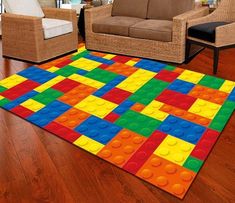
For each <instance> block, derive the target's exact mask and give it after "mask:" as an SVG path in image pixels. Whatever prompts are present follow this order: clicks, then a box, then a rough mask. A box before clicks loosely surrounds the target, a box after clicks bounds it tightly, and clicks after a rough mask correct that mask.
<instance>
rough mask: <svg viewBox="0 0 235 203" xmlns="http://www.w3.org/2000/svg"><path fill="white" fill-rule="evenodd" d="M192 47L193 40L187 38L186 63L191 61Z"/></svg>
mask: <svg viewBox="0 0 235 203" xmlns="http://www.w3.org/2000/svg"><path fill="white" fill-rule="evenodd" d="M190 49H191V42H190V41H189V40H186V50H185V64H188V63H189V62H190V57H189V54H190Z"/></svg>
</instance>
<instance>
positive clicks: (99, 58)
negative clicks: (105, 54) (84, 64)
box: [84, 54, 114, 65]
mask: <svg viewBox="0 0 235 203" xmlns="http://www.w3.org/2000/svg"><path fill="white" fill-rule="evenodd" d="M84 58H87V59H90V60H93V61H96V62H100V63H102V64H107V65H112V64H114V62H113V61H111V60H108V59H105V58H102V57H98V56H93V55H90V54H87V55H86V56H84Z"/></svg>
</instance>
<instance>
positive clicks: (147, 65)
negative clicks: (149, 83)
mask: <svg viewBox="0 0 235 203" xmlns="http://www.w3.org/2000/svg"><path fill="white" fill-rule="evenodd" d="M135 67H138V68H142V69H145V70H149V71H152V72H156V73H158V72H159V71H160V70H162V69H163V68H164V67H166V64H163V63H159V62H157V61H152V60H148V59H142V60H141V61H139V62H138V63H137V64H135Z"/></svg>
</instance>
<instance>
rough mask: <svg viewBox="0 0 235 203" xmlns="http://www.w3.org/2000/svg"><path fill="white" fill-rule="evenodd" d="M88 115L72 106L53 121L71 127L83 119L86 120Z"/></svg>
mask: <svg viewBox="0 0 235 203" xmlns="http://www.w3.org/2000/svg"><path fill="white" fill-rule="evenodd" d="M89 116H90V115H89V114H88V113H86V112H84V111H81V110H79V109H75V108H72V109H70V110H68V111H66V112H65V113H64V114H62V115H61V116H59V117H58V118H57V119H56V120H55V122H57V123H59V124H61V125H63V126H65V127H67V128H70V129H73V128H75V127H76V126H78V125H79V124H81V123H82V122H83V121H84V120H86V119H87V118H88V117H89Z"/></svg>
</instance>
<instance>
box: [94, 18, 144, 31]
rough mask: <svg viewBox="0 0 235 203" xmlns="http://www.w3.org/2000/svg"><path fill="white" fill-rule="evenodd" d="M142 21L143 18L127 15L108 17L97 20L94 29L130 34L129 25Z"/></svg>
mask: <svg viewBox="0 0 235 203" xmlns="http://www.w3.org/2000/svg"><path fill="white" fill-rule="evenodd" d="M140 21H143V19H141V18H133V17H125V16H114V17H106V18H102V19H101V20H98V21H95V22H94V23H93V25H92V29H93V32H96V33H106V34H114V35H122V36H128V35H129V27H130V26H131V25H134V24H136V23H138V22H140Z"/></svg>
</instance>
